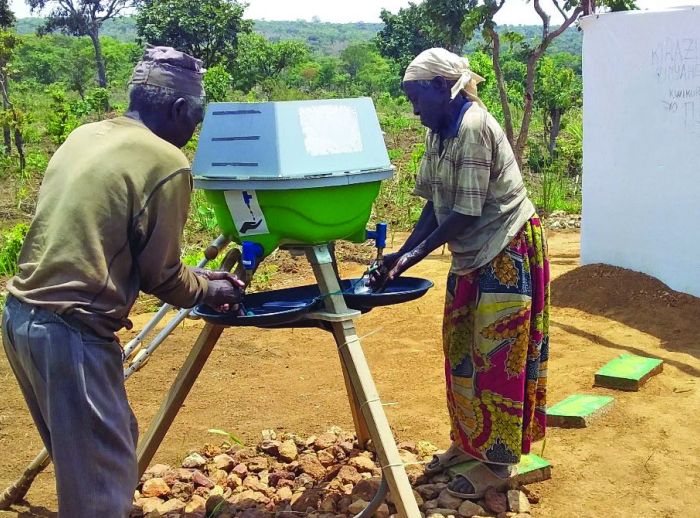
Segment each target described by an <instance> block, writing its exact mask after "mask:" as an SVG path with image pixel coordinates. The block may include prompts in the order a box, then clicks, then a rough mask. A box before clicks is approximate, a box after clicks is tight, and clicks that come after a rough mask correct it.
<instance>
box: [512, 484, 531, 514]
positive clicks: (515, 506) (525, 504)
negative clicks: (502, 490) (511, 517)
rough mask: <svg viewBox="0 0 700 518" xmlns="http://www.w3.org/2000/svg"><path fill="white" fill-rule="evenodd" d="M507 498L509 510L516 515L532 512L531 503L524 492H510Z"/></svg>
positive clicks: (515, 490)
mask: <svg viewBox="0 0 700 518" xmlns="http://www.w3.org/2000/svg"><path fill="white" fill-rule="evenodd" d="M506 498H507V499H508V509H510V510H511V511H513V512H514V513H529V512H530V501H529V500H528V499H527V496H526V495H525V493H523V492H522V491H519V490H517V489H514V490H511V491H508V493H507V495H506Z"/></svg>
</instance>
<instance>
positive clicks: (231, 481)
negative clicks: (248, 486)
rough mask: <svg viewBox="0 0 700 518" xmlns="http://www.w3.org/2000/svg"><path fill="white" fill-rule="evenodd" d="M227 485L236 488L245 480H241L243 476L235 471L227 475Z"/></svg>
mask: <svg viewBox="0 0 700 518" xmlns="http://www.w3.org/2000/svg"><path fill="white" fill-rule="evenodd" d="M226 485H227V486H228V487H230V488H231V489H236V488H237V487H240V486H241V485H243V481H242V480H241V477H239V476H238V475H236V474H235V473H229V474H228V477H226Z"/></svg>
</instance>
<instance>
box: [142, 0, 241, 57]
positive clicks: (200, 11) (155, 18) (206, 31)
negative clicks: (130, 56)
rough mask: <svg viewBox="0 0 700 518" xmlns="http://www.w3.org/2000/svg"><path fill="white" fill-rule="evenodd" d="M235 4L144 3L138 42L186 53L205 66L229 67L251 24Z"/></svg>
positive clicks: (206, 0)
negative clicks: (202, 62) (166, 46)
mask: <svg viewBox="0 0 700 518" xmlns="http://www.w3.org/2000/svg"><path fill="white" fill-rule="evenodd" d="M245 8H246V4H241V3H239V2H238V1H237V0H145V1H143V2H142V3H141V8H140V9H139V12H138V14H137V15H136V28H137V31H138V35H139V37H140V39H141V40H143V41H146V42H148V43H151V44H154V45H168V46H171V47H175V48H176V49H178V50H181V51H183V52H187V53H188V54H191V55H193V56H195V57H197V58H199V59H201V60H202V61H204V64H205V65H206V66H214V65H224V66H229V65H231V64H232V63H233V61H234V59H235V57H236V47H237V46H238V42H239V38H240V36H241V35H243V34H248V33H250V31H251V29H252V22H251V21H250V20H244V19H243V13H244V11H245Z"/></svg>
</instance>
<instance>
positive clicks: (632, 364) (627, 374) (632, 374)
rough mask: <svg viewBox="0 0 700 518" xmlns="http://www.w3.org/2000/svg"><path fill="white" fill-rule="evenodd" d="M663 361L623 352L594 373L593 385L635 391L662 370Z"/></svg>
mask: <svg viewBox="0 0 700 518" xmlns="http://www.w3.org/2000/svg"><path fill="white" fill-rule="evenodd" d="M663 368H664V362H663V360H658V359H656V358H645V357H644V356H636V355H634V354H623V355H621V356H619V357H617V358H615V359H614V360H612V361H610V362H608V363H607V364H606V365H605V366H604V367H603V368H602V369H600V370H599V371H598V372H596V374H595V385H596V386H598V387H607V388H612V389H618V390H629V391H637V390H639V389H640V388H641V387H642V385H644V384H645V383H646V382H647V380H648V379H649V378H651V377H652V376H655V375H657V374H659V373H660V372H661V371H663Z"/></svg>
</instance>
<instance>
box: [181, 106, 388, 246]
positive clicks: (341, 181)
mask: <svg viewBox="0 0 700 518" xmlns="http://www.w3.org/2000/svg"><path fill="white" fill-rule="evenodd" d="M192 172H193V175H194V179H195V187H196V188H199V189H204V191H205V194H206V196H207V199H208V200H209V202H210V203H211V204H212V206H213V208H214V211H215V213H216V218H217V222H218V224H219V227H220V228H221V232H222V233H223V234H224V235H226V236H227V237H228V238H230V239H232V240H234V241H236V242H239V243H240V242H242V241H251V242H254V243H258V244H260V245H261V246H262V247H263V250H264V255H269V254H270V253H271V252H272V251H274V250H275V249H276V248H277V247H278V246H280V245H300V244H301V245H315V244H322V243H328V242H330V241H335V240H341V239H344V240H348V241H353V242H362V241H364V240H365V227H366V225H367V221H368V220H369V217H370V212H371V209H372V204H373V203H374V200H375V199H376V197H377V194H378V193H379V187H380V184H381V181H382V180H384V179H386V178H390V177H391V176H392V174H393V167H392V166H391V163H390V161H389V156H388V154H387V151H386V147H385V145H384V139H383V134H382V131H381V128H380V127H379V121H378V120H377V115H376V112H375V110H374V105H373V103H372V100H371V99H370V98H356V99H332V100H318V101H286V102H271V103H212V104H210V105H209V106H208V108H207V113H206V115H205V118H204V123H203V126H202V131H201V133H200V138H199V145H198V148H197V152H196V155H195V159H194V163H193V166H192Z"/></svg>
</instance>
